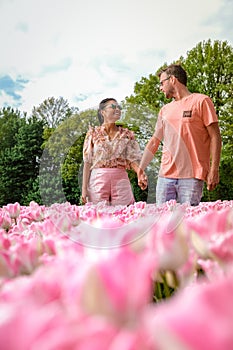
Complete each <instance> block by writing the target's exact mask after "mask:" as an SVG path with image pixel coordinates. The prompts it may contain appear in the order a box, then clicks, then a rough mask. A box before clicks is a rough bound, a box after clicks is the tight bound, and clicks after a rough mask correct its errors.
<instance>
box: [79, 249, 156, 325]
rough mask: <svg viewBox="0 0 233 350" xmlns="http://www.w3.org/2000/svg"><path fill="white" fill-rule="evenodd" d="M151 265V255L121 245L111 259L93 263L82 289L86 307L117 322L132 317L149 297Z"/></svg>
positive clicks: (152, 265)
mask: <svg viewBox="0 0 233 350" xmlns="http://www.w3.org/2000/svg"><path fill="white" fill-rule="evenodd" d="M154 265H155V261H153V260H152V259H151V257H149V256H144V255H143V254H142V255H140V254H139V255H138V254H136V253H134V252H133V251H131V250H129V249H128V248H125V249H124V248H121V250H120V251H119V252H118V253H115V254H112V256H111V259H107V260H106V261H105V259H103V260H102V261H100V262H99V263H96V265H95V266H93V268H92V269H91V270H90V271H89V273H88V275H87V279H86V282H85V285H84V289H83V298H82V300H83V305H84V308H85V310H86V311H87V312H88V313H90V314H97V315H98V314H99V315H105V316H106V317H109V318H110V320H116V321H117V322H120V323H124V322H126V321H128V320H133V319H134V318H135V317H137V316H136V315H137V313H139V312H140V310H141V309H142V308H143V307H145V305H147V303H148V302H149V301H150V299H151V297H152V280H151V276H152V272H153V271H154V268H155V266H154ZM140 281H143V283H141V282H140Z"/></svg>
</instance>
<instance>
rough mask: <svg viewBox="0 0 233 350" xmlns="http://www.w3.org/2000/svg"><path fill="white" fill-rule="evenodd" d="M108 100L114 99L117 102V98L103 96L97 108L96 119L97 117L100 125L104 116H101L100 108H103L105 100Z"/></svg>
mask: <svg viewBox="0 0 233 350" xmlns="http://www.w3.org/2000/svg"><path fill="white" fill-rule="evenodd" d="M109 101H115V102H117V100H116V99H115V98H111V97H108V98H105V99H104V100H102V101H101V102H100V104H99V108H98V119H99V122H100V125H102V124H103V122H104V118H103V116H102V113H101V110H102V109H104V107H105V106H106V104H107V102H109Z"/></svg>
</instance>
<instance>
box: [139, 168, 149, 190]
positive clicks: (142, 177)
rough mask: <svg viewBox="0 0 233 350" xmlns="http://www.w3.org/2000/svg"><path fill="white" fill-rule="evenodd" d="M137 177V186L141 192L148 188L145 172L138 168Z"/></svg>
mask: <svg viewBox="0 0 233 350" xmlns="http://www.w3.org/2000/svg"><path fill="white" fill-rule="evenodd" d="M137 176H138V186H139V187H140V188H141V190H145V189H146V188H147V186H148V181H147V176H146V173H145V171H144V170H142V169H141V168H139V169H138V172H137Z"/></svg>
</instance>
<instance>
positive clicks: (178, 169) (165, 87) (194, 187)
mask: <svg viewBox="0 0 233 350" xmlns="http://www.w3.org/2000/svg"><path fill="white" fill-rule="evenodd" d="M158 76H159V79H160V90H161V91H163V93H164V94H165V96H166V98H173V101H172V102H170V103H168V104H166V105H165V106H163V107H162V109H161V110H160V112H159V115H158V120H157V123H156V127H155V132H154V134H153V135H152V137H151V139H150V140H149V142H148V144H147V145H146V148H145V150H144V153H143V156H142V159H141V163H140V166H139V170H138V173H137V175H138V184H139V186H140V187H141V188H142V189H145V188H146V187H147V179H146V178H145V174H144V173H143V170H144V169H145V168H146V167H147V166H148V164H149V163H150V162H151V160H152V159H153V157H154V155H155V153H156V152H157V149H158V146H159V144H160V142H163V152H162V160H161V166H160V171H159V177H158V181H157V187H156V202H157V204H158V205H161V204H162V203H164V202H166V201H169V200H171V199H175V200H176V201H177V202H179V203H185V202H188V203H189V204H190V205H198V204H199V203H200V201H201V197H202V191H203V185H204V181H206V183H207V189H208V190H210V191H212V190H214V188H215V187H216V186H217V184H218V183H219V163H220V155H221V135H220V130H219V125H218V117H217V114H216V111H215V108H214V105H213V102H212V100H211V99H210V98H209V97H208V96H206V95H204V94H200V93H191V92H190V91H189V90H188V89H187V86H186V84H187V74H186V72H185V70H184V69H183V68H182V67H181V66H180V65H176V64H172V65H170V66H168V67H167V68H166V69H164V70H162V71H161V72H160V73H159V74H158Z"/></svg>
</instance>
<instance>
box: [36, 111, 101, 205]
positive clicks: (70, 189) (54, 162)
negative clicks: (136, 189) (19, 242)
mask: <svg viewBox="0 0 233 350" xmlns="http://www.w3.org/2000/svg"><path fill="white" fill-rule="evenodd" d="M96 124H98V119H97V112H96V110H87V111H84V112H80V113H77V114H74V115H72V116H70V117H69V118H66V119H65V120H64V121H63V122H62V123H60V124H59V126H58V127H57V128H56V129H54V130H52V129H51V128H50V129H45V132H44V137H46V140H45V142H44V144H43V148H44V151H43V155H42V159H41V165H40V191H41V196H42V199H43V202H45V203H46V204H52V203H54V202H58V203H59V202H64V201H69V202H70V203H74V204H80V195H81V181H82V174H81V172H82V157H83V155H82V152H83V142H84V138H85V135H86V132H87V130H88V128H89V125H96Z"/></svg>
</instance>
